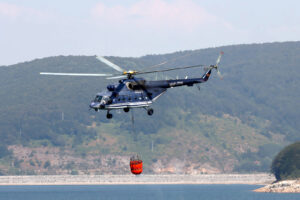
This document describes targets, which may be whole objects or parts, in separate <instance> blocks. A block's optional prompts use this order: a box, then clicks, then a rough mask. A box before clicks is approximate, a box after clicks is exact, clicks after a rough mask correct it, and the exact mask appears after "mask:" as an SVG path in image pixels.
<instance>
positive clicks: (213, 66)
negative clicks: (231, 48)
mask: <svg viewBox="0 0 300 200" xmlns="http://www.w3.org/2000/svg"><path fill="white" fill-rule="evenodd" d="M223 54H224V52H223V51H221V52H220V55H219V57H218V59H217V61H216V64H215V65H210V66H209V67H204V70H206V73H205V74H204V75H203V76H202V79H203V80H204V81H207V80H208V78H209V76H210V74H211V70H212V69H215V70H216V71H217V75H218V76H219V78H220V79H223V76H222V74H221V73H220V71H219V63H220V61H221V57H222V55H223Z"/></svg>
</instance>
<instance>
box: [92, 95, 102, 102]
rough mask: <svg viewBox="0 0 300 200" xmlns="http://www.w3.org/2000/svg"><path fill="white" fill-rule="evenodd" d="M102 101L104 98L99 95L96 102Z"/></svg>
mask: <svg viewBox="0 0 300 200" xmlns="http://www.w3.org/2000/svg"><path fill="white" fill-rule="evenodd" d="M101 99H102V96H100V95H97V96H96V98H95V99H94V102H100V101H101Z"/></svg>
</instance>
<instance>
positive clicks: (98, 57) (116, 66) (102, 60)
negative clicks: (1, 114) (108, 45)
mask: <svg viewBox="0 0 300 200" xmlns="http://www.w3.org/2000/svg"><path fill="white" fill-rule="evenodd" d="M96 58H97V59H98V60H100V61H101V62H103V63H105V64H106V65H108V66H109V67H111V68H113V69H115V70H117V71H119V72H123V71H125V70H123V69H122V68H121V67H119V66H118V65H116V64H114V63H112V62H110V61H109V60H107V59H106V58H104V57H102V56H96Z"/></svg>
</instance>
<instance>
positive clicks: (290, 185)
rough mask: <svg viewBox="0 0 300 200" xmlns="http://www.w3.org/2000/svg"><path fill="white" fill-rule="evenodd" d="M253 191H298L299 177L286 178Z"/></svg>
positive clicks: (299, 190)
mask: <svg viewBox="0 0 300 200" xmlns="http://www.w3.org/2000/svg"><path fill="white" fill-rule="evenodd" d="M254 191H255V192H277V193H300V179H299V180H286V181H279V182H276V183H272V184H270V185H266V186H264V187H262V188H258V189H256V190H254Z"/></svg>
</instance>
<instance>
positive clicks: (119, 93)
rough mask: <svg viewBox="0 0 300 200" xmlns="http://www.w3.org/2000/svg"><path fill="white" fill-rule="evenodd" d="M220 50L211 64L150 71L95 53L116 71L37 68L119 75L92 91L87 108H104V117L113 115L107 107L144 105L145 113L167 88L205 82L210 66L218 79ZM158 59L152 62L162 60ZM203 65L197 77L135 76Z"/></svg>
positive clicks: (109, 76)
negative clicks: (114, 82) (120, 64)
mask: <svg viewBox="0 0 300 200" xmlns="http://www.w3.org/2000/svg"><path fill="white" fill-rule="evenodd" d="M223 54H224V53H223V52H220V55H219V57H218V58H217V61H216V64H215V65H209V66H207V65H193V66H185V67H177V68H169V69H163V70H152V71H134V70H129V71H126V70H124V69H122V68H121V67H120V66H118V65H116V64H114V63H112V62H111V61H109V60H107V59H106V58H104V57H102V56H96V58H97V59H98V60H100V61H101V62H103V63H105V64H106V65H107V66H109V67H111V68H113V69H115V70H116V71H118V72H119V73H118V74H84V73H53V72H40V74H41V75H56V76H100V77H101V76H102V77H106V79H119V81H118V83H117V84H111V85H107V89H106V90H104V91H102V92H99V93H97V94H96V97H95V98H94V100H92V102H91V103H90V105H89V107H90V109H94V110H95V111H99V110H106V111H107V113H106V118H107V119H111V118H112V117H113V115H112V114H111V112H110V111H111V110H116V109H123V110H124V112H129V110H130V109H133V108H144V109H146V110H147V114H148V115H153V112H154V110H153V108H151V107H150V106H151V105H152V103H153V102H155V101H156V100H157V99H158V98H159V97H160V96H161V95H162V94H164V93H165V92H166V91H167V89H168V88H174V87H180V86H189V87H192V86H193V85H195V84H200V83H204V82H206V81H207V80H208V79H209V77H210V75H211V72H212V70H213V69H215V70H216V71H217V75H218V76H219V77H220V78H221V79H222V75H221V73H220V71H219V63H220V61H221V57H222V55H223ZM165 63H166V62H163V63H160V64H158V65H155V66H159V65H162V64H165ZM199 67H204V70H205V73H204V74H203V75H202V76H201V77H198V78H188V77H186V78H184V79H169V80H146V79H144V78H140V77H136V76H138V75H143V74H151V73H159V72H168V71H173V70H180V69H190V68H199Z"/></svg>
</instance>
